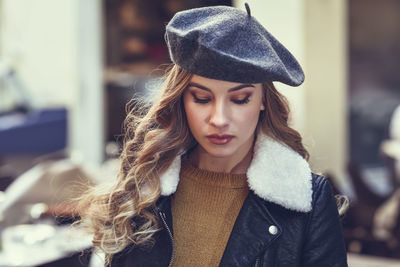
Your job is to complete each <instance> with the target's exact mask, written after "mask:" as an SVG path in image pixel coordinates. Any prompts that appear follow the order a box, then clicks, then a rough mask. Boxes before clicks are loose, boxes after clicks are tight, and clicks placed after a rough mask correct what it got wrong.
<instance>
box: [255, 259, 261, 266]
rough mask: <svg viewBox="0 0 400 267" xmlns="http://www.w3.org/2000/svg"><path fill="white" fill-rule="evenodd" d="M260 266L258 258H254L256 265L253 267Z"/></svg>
mask: <svg viewBox="0 0 400 267" xmlns="http://www.w3.org/2000/svg"><path fill="white" fill-rule="evenodd" d="M259 265H260V258H256V264H255V265H254V267H258V266H259Z"/></svg>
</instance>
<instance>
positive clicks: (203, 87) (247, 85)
mask: <svg viewBox="0 0 400 267" xmlns="http://www.w3.org/2000/svg"><path fill="white" fill-rule="evenodd" d="M191 86H193V87H197V88H199V89H201V90H205V91H209V92H211V89H210V88H207V87H205V86H203V85H200V84H198V83H189V84H188V87H191ZM246 87H253V88H254V87H255V86H254V85H252V84H250V83H244V84H241V85H238V86H235V87H232V88H230V89H229V90H228V92H233V91H237V90H240V89H242V88H246Z"/></svg>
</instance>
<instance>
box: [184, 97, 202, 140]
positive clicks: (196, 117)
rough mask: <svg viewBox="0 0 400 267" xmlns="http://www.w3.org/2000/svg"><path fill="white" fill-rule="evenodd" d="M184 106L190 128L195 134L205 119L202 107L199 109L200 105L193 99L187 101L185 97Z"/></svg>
mask: <svg viewBox="0 0 400 267" xmlns="http://www.w3.org/2000/svg"><path fill="white" fill-rule="evenodd" d="M184 108H185V114H186V119H187V122H188V125H189V128H190V130H191V131H192V133H193V134H195V133H194V132H196V129H198V128H199V127H200V124H201V122H202V121H203V118H202V113H203V112H202V111H201V109H199V107H198V105H196V104H195V103H193V101H185V98H184Z"/></svg>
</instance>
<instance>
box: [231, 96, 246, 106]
mask: <svg viewBox="0 0 400 267" xmlns="http://www.w3.org/2000/svg"><path fill="white" fill-rule="evenodd" d="M249 98H250V95H246V96H245V97H244V98H241V99H233V100H232V102H233V103H235V104H239V105H242V104H247V103H249V101H250V99H249Z"/></svg>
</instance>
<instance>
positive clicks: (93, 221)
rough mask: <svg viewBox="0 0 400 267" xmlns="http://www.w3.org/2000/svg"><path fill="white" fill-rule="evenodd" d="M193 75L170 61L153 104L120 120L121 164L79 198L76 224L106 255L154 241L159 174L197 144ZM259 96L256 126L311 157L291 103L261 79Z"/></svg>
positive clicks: (108, 258)
mask: <svg viewBox="0 0 400 267" xmlns="http://www.w3.org/2000/svg"><path fill="white" fill-rule="evenodd" d="M191 77H192V74H191V73H188V72H187V71H185V70H184V69H182V68H180V67H179V66H177V65H173V66H172V68H171V69H170V70H169V72H168V73H167V75H166V79H165V82H164V86H163V89H162V91H161V94H160V95H159V96H158V97H157V98H156V99H155V100H154V101H152V103H151V104H145V103H142V104H139V102H136V103H135V105H134V108H132V109H130V111H129V113H128V115H127V117H126V120H125V122H124V126H125V135H124V146H123V150H122V153H121V156H120V159H121V167H120V171H119V174H118V177H117V181H116V182H115V183H114V184H113V185H112V186H103V187H101V188H100V187H95V188H92V189H90V190H89V191H88V192H87V193H86V194H85V195H84V197H83V198H82V199H81V201H80V203H79V206H78V210H80V211H81V213H82V214H81V218H82V219H81V222H80V225H83V226H84V227H86V228H87V229H88V230H90V232H91V233H92V234H93V244H94V246H95V247H97V248H99V249H101V250H102V251H104V252H105V254H106V255H107V258H106V262H107V263H109V262H110V259H111V257H112V255H114V254H116V253H118V252H120V251H122V250H124V249H125V248H126V247H127V246H128V245H130V244H132V245H139V244H145V243H148V242H150V243H152V242H153V241H154V240H153V239H152V237H153V234H154V233H155V232H157V231H158V230H160V227H161V225H160V223H159V219H158V217H157V214H156V213H155V212H154V208H155V203H156V201H157V200H158V199H159V197H160V192H161V189H160V181H159V177H160V175H161V174H162V173H163V172H164V171H166V170H167V168H168V167H169V166H170V165H171V163H172V161H173V160H174V158H175V157H177V156H178V155H179V153H180V152H181V151H182V150H184V151H187V150H189V149H190V148H192V147H193V146H195V145H196V144H197V143H196V141H195V139H194V138H193V136H192V134H191V132H190V130H189V127H188V125H187V121H186V116H185V112H184V106H183V100H182V99H183V97H182V95H183V93H184V91H185V89H186V87H187V85H188V83H189V81H190V79H191ZM262 86H263V89H264V90H263V101H264V104H265V107H266V108H265V110H263V111H261V113H260V117H259V123H258V126H257V130H256V131H262V132H264V133H265V134H267V135H268V136H270V137H272V138H274V139H275V140H278V141H280V142H283V143H285V144H286V145H288V146H289V147H291V148H292V149H293V150H294V151H296V152H298V153H299V154H300V155H301V156H302V157H303V158H305V159H307V160H308V158H309V154H308V152H307V150H306V149H305V148H304V146H303V144H302V140H301V136H300V134H299V133H298V132H297V131H295V130H294V129H292V128H290V127H289V125H288V119H289V107H288V102H287V100H286V98H285V97H284V96H283V95H281V94H280V93H279V92H278V91H277V90H276V88H275V87H274V85H273V83H272V82H271V83H264V84H263V85H262Z"/></svg>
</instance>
